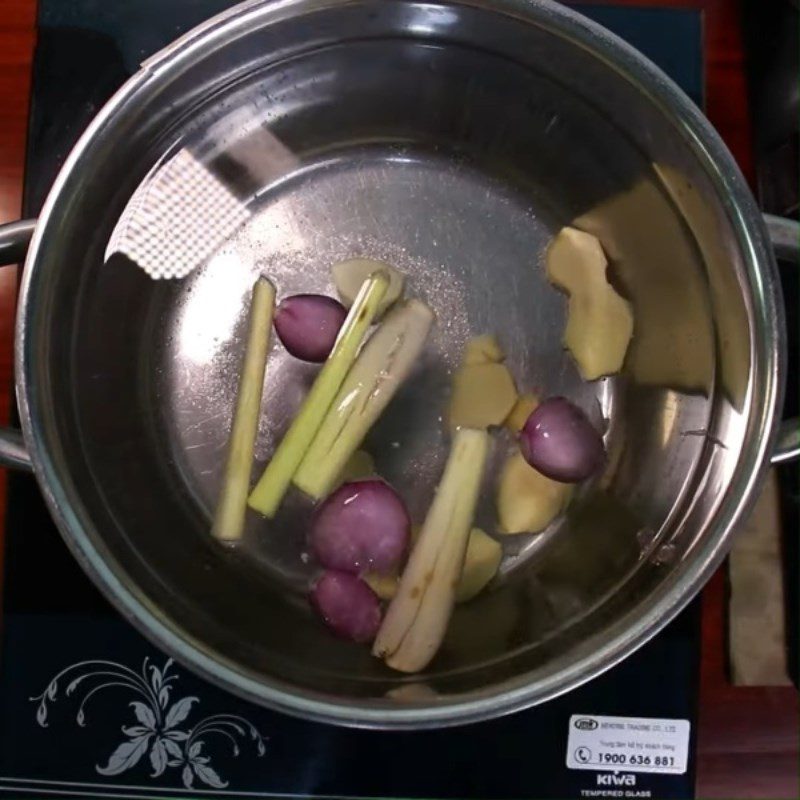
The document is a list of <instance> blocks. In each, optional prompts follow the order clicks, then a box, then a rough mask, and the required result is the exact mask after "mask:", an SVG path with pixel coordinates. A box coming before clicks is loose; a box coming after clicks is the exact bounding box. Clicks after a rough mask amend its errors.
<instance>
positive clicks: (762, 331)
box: [15, 0, 785, 729]
mask: <svg viewBox="0 0 800 800" xmlns="http://www.w3.org/2000/svg"><path fill="white" fill-rule="evenodd" d="M398 1H399V2H409V0H398ZM348 2H352V0H278V1H277V2H268V1H267V0H247V2H244V3H242V4H240V5H238V6H234V7H233V8H231V9H229V10H227V11H225V12H223V13H222V14H219V15H218V16H216V17H213V18H212V19H210V20H208V21H207V22H205V23H202V24H201V25H199V26H198V27H196V28H194V29H193V30H191V31H189V32H188V33H187V34H185V35H184V36H183V37H181V38H180V39H178V40H176V41H175V42H174V43H172V44H171V45H168V46H167V47H166V48H164V49H163V50H162V51H160V52H159V53H157V54H156V55H154V56H153V57H151V58H150V59H148V60H147V61H146V62H144V64H143V65H142V68H141V69H140V70H139V71H138V72H137V73H136V74H134V75H133V76H132V77H131V78H130V79H129V80H128V81H127V82H126V83H125V84H124V85H123V86H122V88H121V89H119V91H118V92H117V93H116V94H115V95H114V96H113V97H112V98H111V99H110V100H109V102H108V103H107V104H106V105H105V106H104V107H103V109H102V110H101V111H100V112H99V114H98V115H97V116H96V117H95V119H94V120H93V121H92V123H91V124H90V125H89V127H88V128H87V130H86V131H85V132H84V134H83V135H82V136H81V137H80V139H79V140H78V142H77V144H76V145H75V147H74V148H73V150H72V151H71V153H70V155H69V157H68V158H67V160H66V162H65V164H64V166H63V167H62V169H61V171H60V172H59V174H58V176H57V178H56V180H55V182H54V184H53V186H52V189H51V190H50V193H49V194H48V197H47V200H46V202H45V204H44V207H43V209H42V213H41V215H40V217H39V222H38V224H37V226H36V230H35V232H34V236H33V240H32V242H31V246H30V249H29V252H28V257H27V260H26V268H25V270H24V271H23V275H22V280H21V286H20V296H19V306H18V309H19V310H18V314H17V321H16V344H15V363H16V369H15V379H16V391H17V400H18V406H19V413H20V418H21V422H22V429H23V433H24V436H25V440H26V442H27V445H28V448H29V450H30V456H31V460H32V463H33V466H34V471H35V473H36V476H37V479H38V481H39V484H40V486H41V489H42V492H43V495H44V497H45V500H46V502H47V505H48V507H49V510H50V512H51V514H52V516H53V518H54V520H55V521H56V523H57V525H58V527H59V529H60V531H61V533H62V536H63V538H64V539H65V541H66V543H67V545H68V546H69V547H70V549H71V551H72V553H73V554H74V556H75V557H76V558H77V560H78V561H79V562H80V564H81V565H82V566H83V568H84V569H85V570H86V572H87V573H88V574H89V575H90V576H91V577H92V579H93V580H94V582H95V584H96V585H98V586H99V587H100V588H101V589H102V591H103V592H104V594H105V596H106V597H107V598H108V599H109V600H110V601H111V602H112V604H113V605H114V606H115V607H116V609H117V610H118V611H119V612H120V613H121V614H122V615H123V617H125V618H126V619H127V620H128V621H129V622H131V623H132V624H133V625H134V626H135V627H136V628H137V629H138V630H139V631H140V632H141V633H143V634H144V635H145V636H146V637H148V638H149V639H150V640H151V641H152V642H153V643H154V644H156V645H157V646H158V647H160V648H161V649H163V650H165V651H166V652H167V653H169V654H170V655H172V656H174V657H175V658H177V659H178V660H179V661H181V662H182V663H184V664H186V665H188V666H190V667H191V668H192V669H193V670H194V671H195V672H197V673H199V674H200V675H202V676H203V677H204V678H206V679H208V680H210V681H212V682H214V683H217V684H218V685H221V686H223V687H224V688H226V689H228V690H230V691H232V692H234V693H236V694H238V695H240V696H242V697H244V698H246V699H248V700H251V701H254V702H257V703H259V704H261V705H265V706H268V707H271V708H273V709H276V710H278V711H282V712H285V713H288V714H292V715H296V716H300V717H303V718H306V719H312V720H317V721H323V722H330V723H336V724H340V725H348V726H357V727H366V728H392V729H412V728H413V729H421V728H431V727H445V726H451V725H461V724H466V723H471V722H477V721H481V720H485V719H489V718H492V717H496V716H499V715H501V714H505V713H509V712H512V711H516V710H520V709H523V708H526V707H529V706H531V705H535V704H538V703H541V702H544V701H546V700H550V699H552V698H554V697H557V696H559V695H561V694H563V693H565V692H568V691H570V690H572V689H574V688H576V687H578V686H580V685H581V684H583V683H585V682H587V681H589V680H591V679H592V678H594V677H596V676H598V675H599V674H601V673H602V672H604V671H606V670H607V669H609V668H610V667H612V666H614V665H615V664H617V663H618V662H619V661H621V660H622V659H624V658H625V657H627V656H628V655H629V654H630V653H632V652H633V651H634V650H636V649H637V648H638V647H640V646H641V645H642V644H644V643H645V642H646V641H648V640H649V639H650V638H651V637H653V636H654V635H655V634H656V633H658V632H659V631H660V630H661V629H662V628H663V627H664V626H665V625H667V623H669V622H670V621H671V620H672V619H673V618H674V617H675V616H676V615H677V614H678V613H679V612H680V611H681V610H682V609H683V608H684V607H685V606H686V605H687V604H688V602H689V601H690V600H691V599H692V598H693V597H694V595H695V594H696V593H697V591H699V589H700V588H701V587H702V585H703V584H704V583H705V582H706V581H707V579H708V578H709V577H710V576H711V574H712V572H713V571H714V570H715V569H716V568H717V566H718V565H719V564H720V562H721V561H722V559H723V558H724V556H725V553H726V550H727V547H726V545H727V543H728V540H729V539H730V536H731V535H732V532H733V528H734V526H735V525H736V523H737V521H738V520H739V519H740V518H741V517H742V516H743V515H744V514H745V513H746V511H747V509H748V508H749V507H750V505H751V504H752V502H753V501H754V499H755V492H756V490H757V488H758V486H759V485H760V482H761V479H762V477H763V475H764V473H765V471H766V467H767V463H768V454H769V453H770V452H771V448H772V444H773V440H774V436H775V432H776V424H775V423H776V409H777V408H778V407H779V405H778V404H779V402H780V400H781V398H782V396H783V381H784V372H785V370H784V366H785V330H784V326H783V324H782V322H783V307H782V304H781V303H780V302H778V301H779V297H780V294H779V293H780V288H779V284H778V282H777V271H776V269H777V268H776V266H775V262H774V258H773V255H772V251H771V249H770V247H769V244H768V238H767V235H766V231H765V228H764V224H763V220H762V217H761V214H760V212H759V211H758V209H757V207H756V205H755V202H754V200H753V197H752V195H751V193H750V190H749V188H748V187H747V184H746V182H745V180H744V177H743V176H742V174H741V172H740V171H739V169H738V167H737V165H736V163H735V161H734V159H733V157H732V156H731V154H730V153H729V151H728V150H727V148H726V146H725V145H724V144H723V142H722V140H721V139H720V137H719V135H718V134H717V133H716V131H715V130H714V129H713V127H712V126H711V125H710V123H709V122H708V121H707V120H706V118H705V117H704V116H703V115H702V113H701V112H700V111H699V110H698V109H697V107H696V106H695V105H694V104H693V103H692V102H691V100H689V98H688V97H686V95H685V94H684V93H683V92H682V91H681V89H680V88H678V86H677V85H676V84H675V83H674V82H673V81H672V80H671V79H670V78H668V77H667V76H666V75H665V74H664V73H663V72H662V71H661V70H660V69H659V68H658V67H656V66H655V65H654V64H652V63H651V62H650V61H649V60H648V59H647V58H646V57H645V56H643V55H642V54H641V53H639V52H638V51H637V50H635V49H634V48H633V47H631V46H630V45H628V44H627V43H626V42H624V41H623V40H621V39H619V38H618V37H617V36H615V35H614V34H611V33H610V32H609V31H607V30H606V29H604V28H603V27H601V26H600V25H598V24H597V23H594V22H592V21H591V20H588V19H586V18H585V17H583V16H581V15H580V14H578V13H577V12H575V11H572V10H570V9H568V8H565V7H563V6H561V5H556V4H554V3H551V2H549V0H433V2H435V3H437V4H439V3H441V4H443V5H463V6H470V7H475V8H480V9H484V10H488V11H491V12H493V13H496V14H501V15H506V16H512V17H514V18H517V19H520V20H522V21H524V22H528V23H529V24H533V25H536V26H538V27H542V28H545V29H546V30H548V31H549V32H552V33H553V34H554V35H557V36H561V37H563V38H566V39H568V40H570V41H571V42H572V43H573V44H574V45H576V46H578V47H581V48H583V49H586V50H588V51H589V52H591V53H592V54H593V55H595V56H596V57H598V58H600V59H602V60H603V61H605V62H606V63H607V64H608V65H610V66H611V67H612V68H614V69H616V70H617V71H618V72H620V73H621V74H622V75H623V76H624V77H625V78H626V79H627V80H629V81H630V82H631V83H632V84H633V85H635V86H636V88H638V89H639V90H640V91H641V92H642V94H643V95H645V96H646V97H648V98H649V100H650V102H653V103H654V104H656V105H657V106H658V107H659V109H660V110H661V112H662V113H663V114H664V115H665V116H666V117H667V118H668V119H670V121H671V122H672V123H673V124H674V125H675V126H676V127H677V128H679V129H680V130H681V131H682V132H683V135H684V137H685V139H686V141H687V145H688V146H689V147H691V148H692V149H693V150H694V153H695V155H696V157H697V158H698V160H699V161H700V163H701V164H702V165H703V166H704V168H705V170H706V173H707V175H708V177H709V180H710V181H711V182H712V183H713V185H714V187H715V189H716V191H717V193H718V194H719V196H720V199H721V202H722V204H723V205H724V207H725V210H726V213H727V215H728V218H729V221H730V224H731V226H732V228H733V229H734V231H735V233H736V237H737V243H738V246H739V247H740V249H741V252H742V257H743V262H744V268H745V270H746V274H747V278H748V281H749V285H750V288H751V291H752V293H753V298H752V299H753V316H754V318H753V320H752V324H753V327H754V329H755V331H756V336H755V339H754V342H753V343H752V344H751V350H752V353H751V355H752V364H753V369H754V370H755V371H756V381H755V382H754V391H755V393H756V396H755V397H754V400H753V402H752V403H751V409H750V415H749V417H748V423H747V424H748V431H747V435H746V437H745V440H744V443H743V446H742V450H741V455H740V458H739V463H738V468H737V472H736V475H735V476H734V479H733V482H732V485H731V487H730V489H729V490H728V492H727V493H726V497H725V498H724V500H723V501H722V502H721V504H720V506H719V507H718V508H717V509H716V511H715V512H714V514H713V517H711V518H710V520H709V521H708V528H707V531H706V533H707V535H705V536H704V537H703V542H702V544H701V545H700V546H699V547H698V548H697V551H696V552H695V553H694V554H693V557H692V558H691V559H689V561H688V563H687V564H684V565H682V572H681V571H679V572H677V573H676V575H672V576H670V580H666V581H664V582H663V583H661V584H660V585H659V586H657V587H656V589H655V590H654V591H653V592H652V593H650V594H649V595H648V596H647V597H646V599H645V600H643V601H641V602H640V603H639V604H638V605H637V606H635V607H633V608H632V609H630V610H629V611H628V612H627V613H626V614H625V616H624V617H622V618H621V619H620V620H618V621H617V622H616V623H615V624H614V626H613V627H612V628H611V629H610V630H608V631H606V639H607V640H608V641H607V643H606V644H605V645H604V646H603V647H602V648H601V649H599V650H595V649H593V648H592V647H591V646H588V645H591V643H592V640H591V639H589V640H587V642H584V643H582V645H581V646H580V647H579V648H578V650H580V651H582V652H580V653H579V654H577V655H576V658H575V660H574V661H573V663H572V664H571V665H570V667H569V668H568V669H566V670H561V671H560V672H554V673H552V674H549V675H548V676H547V677H545V679H543V680H538V681H537V682H536V683H531V682H530V679H529V678H527V679H526V676H525V675H523V676H521V677H518V678H515V679H513V680H512V681H506V682H503V683H499V684H497V685H496V686H495V687H493V689H492V690H486V691H484V692H482V693H480V694H479V695H477V696H471V697H470V699H466V700H465V699H458V698H456V699H455V700H453V701H448V702H441V703H437V704H435V705H425V704H418V705H408V706H404V707H402V708H400V707H390V706H388V705H377V704H373V703H363V704H355V703H352V702H349V703H347V704H342V703H337V702H334V701H331V700H329V699H326V698H325V697H324V696H321V695H319V696H315V695H313V694H310V693H308V692H305V691H304V692H303V693H302V694H301V692H300V691H298V690H297V689H292V687H290V686H288V685H282V684H281V683H280V682H278V681H271V682H270V683H266V682H263V681H259V680H257V679H256V678H255V677H251V676H250V675H248V674H245V673H244V672H243V671H241V669H240V668H238V667H237V666H236V665H235V664H233V663H231V662H229V661H227V660H226V659H224V658H222V657H220V656H219V655H217V656H213V655H212V654H211V653H210V652H208V651H207V650H206V649H205V647H204V645H203V644H202V643H201V642H199V641H196V640H194V639H193V638H192V637H190V636H189V635H188V634H187V633H186V632H183V631H180V630H179V629H178V628H177V627H176V626H173V625H171V624H169V623H168V622H166V621H165V620H164V619H163V618H162V617H161V616H160V614H159V612H158V609H157V608H156V607H155V606H154V604H152V603H151V602H150V601H149V600H148V599H147V598H146V597H145V596H144V595H143V594H141V593H140V592H138V591H137V589H136V587H134V586H128V585H125V584H124V583H123V582H122V581H121V580H120V577H119V576H118V575H117V574H116V573H115V572H114V571H113V570H112V568H111V567H109V566H108V564H107V563H106V562H105V561H104V559H103V557H102V556H101V554H100V552H99V551H98V549H97V548H96V547H95V546H94V545H93V544H92V542H91V540H90V537H89V536H88V535H87V533H86V530H85V529H84V524H83V523H82V521H81V520H80V518H79V516H78V514H77V512H76V510H75V507H74V504H73V503H72V502H71V501H70V496H69V491H68V489H67V487H66V486H65V485H64V482H62V479H61V477H60V475H59V472H58V469H57V467H56V464H55V463H54V461H53V460H52V458H51V456H50V455H49V453H48V448H47V442H46V441H45V436H44V431H43V426H41V425H39V424H38V422H37V420H38V419H39V413H40V412H39V410H38V408H37V397H36V391H35V387H34V386H33V385H32V384H31V383H29V380H28V378H29V376H30V374H31V371H30V360H31V357H32V355H33V354H31V353H28V349H29V345H28V342H29V338H28V337H29V329H28V326H29V324H30V323H29V320H30V319H31V309H32V307H33V305H34V302H35V298H36V292H37V278H38V276H37V274H36V270H35V265H36V262H37V259H38V256H39V252H40V250H41V249H42V248H43V247H45V246H46V243H47V241H48V239H49V238H52V237H53V236H54V234H56V232H57V220H58V218H59V215H58V207H59V204H60V203H61V202H63V196H62V192H63V190H64V187H65V184H66V183H67V180H68V176H69V175H70V174H72V173H73V171H76V170H79V169H80V166H81V162H82V160H83V159H84V158H85V157H87V156H86V155H85V154H86V151H87V150H89V149H90V145H91V143H92V142H93V140H94V139H95V137H96V136H97V135H98V134H99V132H100V131H101V130H102V129H103V128H104V127H106V126H107V125H109V124H111V123H112V120H113V118H114V117H115V115H118V114H120V113H124V106H125V104H126V103H127V102H128V101H129V100H130V99H132V98H133V97H134V96H135V95H136V93H137V92H139V91H140V90H141V89H142V88H143V87H145V85H146V84H148V83H149V82H152V81H161V80H163V79H164V78H165V77H166V76H168V75H169V73H170V72H172V71H173V70H176V69H178V68H180V66H181V65H182V64H184V63H186V62H187V61H191V60H192V59H193V58H194V57H195V55H196V54H197V53H198V52H201V51H202V50H204V49H205V48H207V47H213V46H214V44H215V43H220V42H222V41H224V40H225V38H226V37H227V36H228V35H230V34H231V33H233V32H235V31H236V30H237V29H240V28H242V27H244V26H247V25H248V24H250V22H251V21H252V20H253V19H255V18H258V19H260V20H261V21H262V23H269V24H274V23H277V22H280V21H281V20H284V19H286V18H288V17H293V16H297V15H300V14H304V13H307V12H309V11H315V10H320V9H324V8H329V7H334V6H337V5H341V4H343V3H345V4H346V3H348ZM759 370H760V371H761V372H763V374H759Z"/></svg>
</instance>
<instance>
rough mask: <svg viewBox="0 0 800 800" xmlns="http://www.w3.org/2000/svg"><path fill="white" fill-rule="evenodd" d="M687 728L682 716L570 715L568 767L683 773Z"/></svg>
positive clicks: (685, 758)
mask: <svg viewBox="0 0 800 800" xmlns="http://www.w3.org/2000/svg"><path fill="white" fill-rule="evenodd" d="M690 727H691V726H690V724H689V722H688V721H687V720H685V719H646V718H641V717H598V716H594V715H592V714H573V715H572V716H571V717H570V720H569V737H568V741H567V766H568V767H569V768H570V769H592V770H604V771H605V770H611V771H615V772H658V773H662V774H667V775H683V774H684V773H685V772H686V764H687V761H688V757H689V730H690Z"/></svg>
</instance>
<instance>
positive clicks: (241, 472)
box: [211, 277, 275, 541]
mask: <svg viewBox="0 0 800 800" xmlns="http://www.w3.org/2000/svg"><path fill="white" fill-rule="evenodd" d="M274 310H275V287H274V286H273V285H272V284H271V283H270V282H269V281H268V280H267V279H266V278H264V277H260V278H259V279H258V280H257V281H256V282H255V285H254V286H253V295H252V299H251V301H250V322H249V328H248V333H247V344H246V345H245V351H244V365H243V368H242V372H241V377H240V379H239V389H238V392H237V395H236V407H235V409H234V412H233V421H232V423H231V434H230V442H229V445H228V460H227V462H226V463H225V473H224V475H223V479H222V490H221V491H220V495H219V500H218V501H217V508H216V510H215V512H214V521H213V523H212V525H211V533H212V534H213V535H214V536H215V537H216V538H217V539H222V540H224V541H236V540H237V539H241V538H242V532H243V531H244V517H245V512H246V510H247V493H248V491H249V490H250V471H251V469H252V468H253V450H254V449H255V442H256V436H257V434H258V416H259V412H260V410H261V393H262V390H263V386H264V372H265V370H266V367H267V352H268V350H269V334H270V330H271V328H272V316H273V312H274Z"/></svg>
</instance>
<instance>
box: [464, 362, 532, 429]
mask: <svg viewBox="0 0 800 800" xmlns="http://www.w3.org/2000/svg"><path fill="white" fill-rule="evenodd" d="M516 402H517V389H516V387H515V386H514V379H513V378H512V377H511V373H510V372H509V371H508V368H507V367H505V366H504V365H503V364H491V363H490V364H472V365H469V366H465V367H461V369H459V370H458V372H456V374H455V377H454V378H453V393H452V395H451V398H450V409H449V413H448V424H449V426H450V429H451V430H455V429H456V428H479V429H480V428H488V427H489V426H490V425H502V424H503V420H505V418H506V417H507V416H508V414H509V412H510V411H511V409H512V408H514V403H516Z"/></svg>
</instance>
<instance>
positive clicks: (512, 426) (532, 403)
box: [503, 394, 539, 433]
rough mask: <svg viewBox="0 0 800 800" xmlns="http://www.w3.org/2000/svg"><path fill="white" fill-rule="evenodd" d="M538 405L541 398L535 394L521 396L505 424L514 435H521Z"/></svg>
mask: <svg viewBox="0 0 800 800" xmlns="http://www.w3.org/2000/svg"><path fill="white" fill-rule="evenodd" d="M538 405H539V398H538V397H537V396H536V395H535V394H521V395H520V396H519V397H518V398H517V402H516V403H514V408H512V409H511V413H510V414H509V415H508V416H507V417H506V421H505V422H504V423H503V424H504V425H505V426H506V428H508V429H509V430H510V431H511V432H512V433H519V432H520V431H521V430H522V429H523V428H524V427H525V423H526V422H527V421H528V417H529V416H530V415H531V414H532V413H533V411H534V409H535V408H536V406H538Z"/></svg>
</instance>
